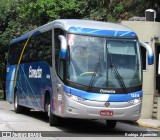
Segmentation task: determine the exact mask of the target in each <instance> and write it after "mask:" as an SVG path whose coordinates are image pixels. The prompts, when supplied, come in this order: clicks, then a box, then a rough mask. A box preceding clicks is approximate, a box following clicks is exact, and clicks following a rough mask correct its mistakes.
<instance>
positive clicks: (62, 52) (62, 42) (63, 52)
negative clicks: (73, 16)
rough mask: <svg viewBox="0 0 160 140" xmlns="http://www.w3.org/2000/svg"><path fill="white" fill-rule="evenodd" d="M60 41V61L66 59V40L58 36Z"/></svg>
mask: <svg viewBox="0 0 160 140" xmlns="http://www.w3.org/2000/svg"><path fill="white" fill-rule="evenodd" d="M58 38H59V40H60V47H61V48H60V58H61V59H66V54H67V40H66V38H65V37H64V36H63V35H59V36H58Z"/></svg>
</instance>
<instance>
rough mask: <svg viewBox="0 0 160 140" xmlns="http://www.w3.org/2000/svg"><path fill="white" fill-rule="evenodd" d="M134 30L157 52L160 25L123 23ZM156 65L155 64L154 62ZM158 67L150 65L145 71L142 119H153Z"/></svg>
mask: <svg viewBox="0 0 160 140" xmlns="http://www.w3.org/2000/svg"><path fill="white" fill-rule="evenodd" d="M121 24H123V25H126V26H128V27H130V28H131V29H133V30H134V31H135V32H136V34H137V35H138V38H139V40H140V41H141V42H148V43H149V45H150V46H152V48H153V50H154V51H155V41H156V40H155V39H154V36H155V35H160V23H158V22H146V21H122V23H121ZM154 63H155V62H154ZM155 68H156V66H155V64H154V65H148V66H147V70H146V71H143V101H142V115H141V118H148V119H149V118H152V109H153V99H154V94H155V93H156V91H155V90H156V85H155V84H156V83H155V82H156V78H155V76H156V70H155Z"/></svg>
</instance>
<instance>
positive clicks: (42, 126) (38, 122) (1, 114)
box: [0, 101, 160, 140]
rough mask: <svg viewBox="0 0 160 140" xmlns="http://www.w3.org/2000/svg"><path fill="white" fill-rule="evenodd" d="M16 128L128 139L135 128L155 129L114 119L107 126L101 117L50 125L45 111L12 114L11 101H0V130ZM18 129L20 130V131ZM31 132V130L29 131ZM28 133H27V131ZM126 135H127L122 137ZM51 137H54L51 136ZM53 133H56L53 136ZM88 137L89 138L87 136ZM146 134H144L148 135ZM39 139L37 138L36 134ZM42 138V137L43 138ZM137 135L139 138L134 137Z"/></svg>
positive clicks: (61, 135) (61, 136) (62, 135)
mask: <svg viewBox="0 0 160 140" xmlns="http://www.w3.org/2000/svg"><path fill="white" fill-rule="evenodd" d="M6 131H8V132H10V131H11V132H16V134H17V133H18V131H23V132H24V135H25V133H28V131H29V132H31V131H34V132H35V131H36V132H37V131H38V132H37V133H38V134H39V132H40V131H41V132H42V135H43V136H50V137H52V139H56V140H60V139H68V140H72V139H75V137H76V140H78V139H82V137H83V139H87V140H88V139H92V140H97V139H98V140H101V139H102V140H103V139H106V138H107V139H109V138H110V137H111V139H114V138H113V136H115V137H119V138H118V139H123V140H124V139H125V138H126V139H128V138H129V139H130V140H132V138H134V137H128V136H131V135H133V136H136V135H139V134H137V132H145V133H147V134H148V133H149V134H150V133H151V134H152V133H154V132H155V131H156V130H154V129H149V128H145V127H141V126H137V125H134V124H129V123H124V122H118V123H117V126H116V128H115V129H112V130H107V129H106V127H105V121H102V120H99V121H97V120H78V119H66V120H64V121H63V125H61V126H59V127H50V126H49V123H48V117H47V116H46V114H45V113H42V112H38V111H30V113H28V114H16V113H15V112H14V110H13V105H12V104H9V103H8V102H6V101H0V132H6ZM21 133H22V132H21ZM31 133H33V132H31ZM34 134H35V133H34ZM27 135H28V134H27ZM126 136H127V137H126ZM53 137H54V138H53ZM57 137H59V138H58V139H57ZM91 137H92V138H91ZM149 138H150V137H145V139H149ZM159 138H160V137H152V139H159ZM38 139H39V138H38ZM45 139H46V138H45ZM138 139H143V138H142V137H138Z"/></svg>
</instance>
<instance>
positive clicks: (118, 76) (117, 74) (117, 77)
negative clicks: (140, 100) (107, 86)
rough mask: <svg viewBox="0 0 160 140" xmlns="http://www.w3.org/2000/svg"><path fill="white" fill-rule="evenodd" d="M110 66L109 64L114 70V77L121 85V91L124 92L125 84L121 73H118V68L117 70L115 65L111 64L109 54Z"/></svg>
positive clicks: (125, 89)
mask: <svg viewBox="0 0 160 140" xmlns="http://www.w3.org/2000/svg"><path fill="white" fill-rule="evenodd" d="M110 66H111V68H113V70H114V72H115V74H116V76H115V77H116V79H117V80H118V83H119V85H120V86H121V87H122V89H123V91H124V92H125V93H127V88H126V86H125V83H124V81H123V79H122V77H121V75H120V74H119V72H118V70H117V67H116V66H115V65H114V64H112V60H111V56H110Z"/></svg>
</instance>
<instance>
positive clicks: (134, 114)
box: [63, 95, 141, 121]
mask: <svg viewBox="0 0 160 140" xmlns="http://www.w3.org/2000/svg"><path fill="white" fill-rule="evenodd" d="M64 98H65V100H64V102H65V107H64V114H63V117H66V118H79V119H105V120H133V121H134V120H138V119H139V118H140V115H141V101H140V102H138V103H136V104H134V103H132V102H110V103H109V104H110V105H109V106H108V107H106V105H105V103H106V102H99V101H89V100H85V101H74V100H73V99H70V98H69V97H68V96H66V95H64Z"/></svg>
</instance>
